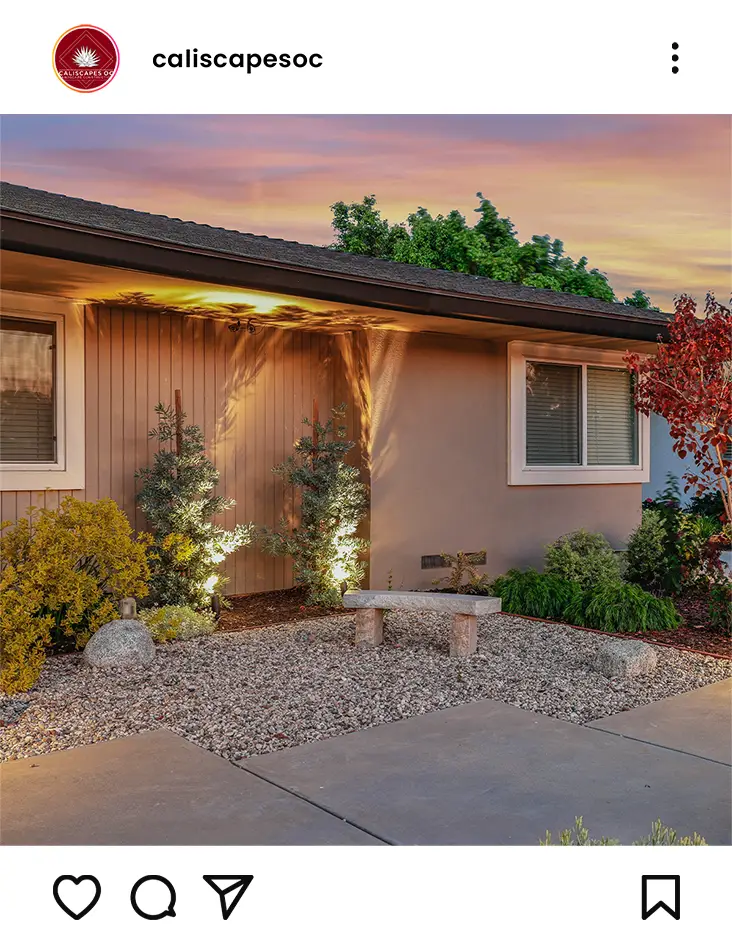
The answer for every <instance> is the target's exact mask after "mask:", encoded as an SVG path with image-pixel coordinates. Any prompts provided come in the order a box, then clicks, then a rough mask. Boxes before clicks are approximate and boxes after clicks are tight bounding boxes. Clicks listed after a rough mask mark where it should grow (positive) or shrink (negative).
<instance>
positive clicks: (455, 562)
mask: <svg viewBox="0 0 732 951" xmlns="http://www.w3.org/2000/svg"><path fill="white" fill-rule="evenodd" d="M440 557H441V558H442V560H443V562H444V563H445V565H446V566H447V567H448V568H450V574H449V575H446V576H445V577H444V578H436V579H435V580H434V581H433V582H432V584H434V585H439V584H443V583H444V585H445V588H446V589H447V590H448V591H454V592H455V593H456V594H478V595H482V594H487V593H488V592H489V591H490V580H489V578H488V575H487V574H484V573H483V572H480V571H477V570H476V568H475V566H476V565H481V564H485V549H483V550H482V551H477V552H474V553H473V554H469V555H466V554H465V552H464V551H459V552H458V553H457V555H449V554H447V553H446V552H444V551H443V552H442V553H441V554H440ZM464 575H467V577H466V578H465V579H464V578H463V576H464Z"/></svg>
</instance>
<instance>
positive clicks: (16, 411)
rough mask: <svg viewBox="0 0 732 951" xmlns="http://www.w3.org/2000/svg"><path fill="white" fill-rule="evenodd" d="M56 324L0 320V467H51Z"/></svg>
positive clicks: (8, 318) (15, 319) (1, 318)
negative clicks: (21, 464)
mask: <svg viewBox="0 0 732 951" xmlns="http://www.w3.org/2000/svg"><path fill="white" fill-rule="evenodd" d="M55 341H56V325H55V324H53V323H49V324H46V323H44V322H43V321H41V320H20V319H19V318H17V317H4V316H0V419H2V428H0V462H56V411H55V407H56V388H55V379H56V370H55V350H56V342H55Z"/></svg>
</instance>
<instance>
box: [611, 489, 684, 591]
mask: <svg viewBox="0 0 732 951" xmlns="http://www.w3.org/2000/svg"><path fill="white" fill-rule="evenodd" d="M678 534H679V533H678V513H677V512H676V511H675V510H669V512H668V513H665V512H663V511H662V510H660V509H658V508H648V509H645V510H644V511H643V515H642V518H641V523H640V525H639V526H638V527H637V528H636V529H635V531H634V532H633V533H632V535H631V536H630V538H629V539H628V550H627V552H626V554H625V580H626V581H630V582H632V583H633V584H638V585H640V586H641V587H642V588H645V589H646V591H650V592H652V593H653V594H670V593H672V592H673V591H677V590H678V589H679V587H680V583H681V560H680V554H679V550H678Z"/></svg>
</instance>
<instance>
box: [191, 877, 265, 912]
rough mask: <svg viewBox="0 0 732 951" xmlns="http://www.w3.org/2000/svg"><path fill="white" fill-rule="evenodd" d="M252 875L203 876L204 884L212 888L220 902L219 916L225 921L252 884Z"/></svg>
mask: <svg viewBox="0 0 732 951" xmlns="http://www.w3.org/2000/svg"><path fill="white" fill-rule="evenodd" d="M253 879H254V876H253V875H204V876H203V880H204V882H208V884H209V885H210V886H211V888H213V890H214V891H215V892H216V893H217V894H218V896H219V901H220V902H221V914H222V915H223V917H224V921H226V920H227V919H228V918H229V916H230V915H231V913H232V911H233V910H234V909H235V908H236V906H237V905H238V904H239V899H240V898H241V896H242V895H243V894H244V892H245V891H246V890H247V888H249V886H250V885H251V884H252V880H253Z"/></svg>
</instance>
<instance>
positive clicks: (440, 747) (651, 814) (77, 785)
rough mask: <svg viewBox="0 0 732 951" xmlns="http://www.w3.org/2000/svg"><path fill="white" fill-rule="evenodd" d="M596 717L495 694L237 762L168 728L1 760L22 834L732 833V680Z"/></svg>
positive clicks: (298, 837)
mask: <svg viewBox="0 0 732 951" xmlns="http://www.w3.org/2000/svg"><path fill="white" fill-rule="evenodd" d="M731 683H732V682H730V681H727V682H726V683H725V684H714V685H712V686H711V687H705V688H702V689H701V690H697V691H693V692H692V693H689V694H684V695H682V696H679V697H674V698H670V699H668V700H663V701H659V702H658V703H654V704H649V705H648V706H645V707H639V708H637V709H635V710H632V711H629V712H628V713H622V714H617V715H616V716H614V717H608V718H605V719H604V720H599V721H596V722H595V723H594V724H591V725H590V726H577V725H575V724H571V723H567V722H564V721H560V720H554V719H551V718H549V717H543V716H539V715H538V714H535V713H532V712H530V711H526V710H520V709H518V708H517V707H512V706H509V705H507V704H504V703H498V702H496V701H492V700H482V701H478V702H476V703H469V704H465V705H463V706H460V707H453V708H451V709H448V710H442V711H437V712H434V713H429V714H426V715H424V716H421V717H414V718H411V719H408V720H401V721H398V722H395V723H388V724H384V725H383V726H379V727H375V728H373V729H370V730H363V731H360V732H358V733H351V734H348V735H345V736H339V737H334V738H332V739H328V740H323V741H321V742H318V743H311V744H306V745H303V746H299V747H294V748H292V749H289V750H283V751H282V752H279V753H270V754H267V755H263V756H257V757H253V758H251V759H248V760H244V761H242V764H241V766H242V768H238V767H236V766H233V765H232V764H230V763H228V762H227V761H225V760H223V759H221V758H220V757H218V756H215V755H214V754H212V753H209V752H206V751H205V750H202V749H200V748H199V747H197V746H194V745H193V744H191V743H189V742H188V741H186V740H184V739H183V738H181V737H179V736H177V735H175V734H172V733H169V732H168V731H166V730H159V731H155V732H152V733H146V734H140V735H137V736H132V737H126V738H124V739H119V740H114V741H111V742H109V743H99V744H95V745H93V746H87V747H82V748H79V749H75V750H69V751H66V752H61V753H51V754H49V755H47V756H41V757H36V758H34V759H26V760H19V761H16V762H12V763H7V764H5V765H3V766H2V767H0V842H2V843H3V844H6V845H10V844H58V845H70V844H118V845H137V844H150V845H157V844H181V845H194V844H198V845H200V844H207V845H218V844H252V845H255V844H262V845H264V844H267V845H280V844H288V845H305V844H308V845H338V844H343V845H368V844H374V845H379V844H384V843H395V844H433V845H446V844H472V845H478V844H485V845H487V844H502V845H508V844H515V845H519V844H526V845H532V844H536V843H537V841H538V840H539V837H540V836H542V835H543V834H544V832H545V831H546V830H547V829H550V830H552V831H553V832H555V833H556V832H558V831H559V830H560V829H562V828H565V827H567V826H570V825H572V824H573V822H574V817H575V816H578V815H581V816H583V817H584V820H585V825H586V826H587V827H588V828H589V829H590V832H591V833H592V834H593V835H595V836H601V835H607V836H610V837H615V838H619V839H620V840H621V841H622V842H628V843H629V842H631V841H632V840H633V839H635V838H638V837H639V836H641V835H644V834H647V833H648V832H649V831H650V826H651V823H652V821H653V820H654V819H656V818H658V817H660V818H661V819H662V820H663V821H664V822H665V823H666V824H668V825H671V826H674V827H675V828H676V829H678V831H679V832H680V833H689V832H692V831H697V832H699V833H700V834H701V835H703V836H704V837H705V838H706V839H707V841H708V842H709V843H710V844H730V843H731V842H732V828H731V826H732V819H731V816H732V801H731V798H732V797H731V795H730V793H731V790H732V770H731V769H730V766H729V765H728V763H729V761H730V757H729V755H727V756H726V758H725V751H726V744H727V742H728V739H729V737H730V735H732V711H731V710H730V684H731Z"/></svg>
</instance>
